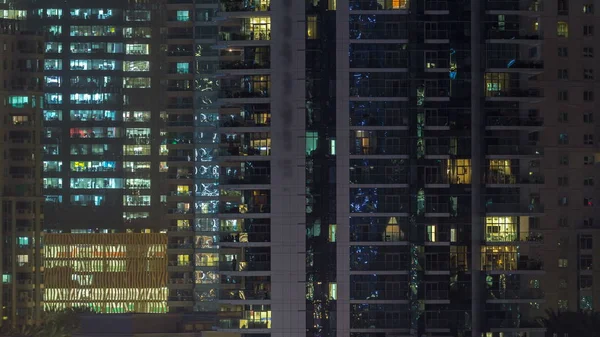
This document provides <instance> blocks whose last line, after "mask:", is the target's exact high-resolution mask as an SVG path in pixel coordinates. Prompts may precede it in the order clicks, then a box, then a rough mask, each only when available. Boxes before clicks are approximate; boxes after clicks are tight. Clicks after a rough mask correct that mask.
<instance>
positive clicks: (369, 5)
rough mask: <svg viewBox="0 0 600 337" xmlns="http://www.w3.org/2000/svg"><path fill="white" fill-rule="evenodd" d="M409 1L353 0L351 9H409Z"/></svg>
mask: <svg viewBox="0 0 600 337" xmlns="http://www.w3.org/2000/svg"><path fill="white" fill-rule="evenodd" d="M408 4H409V3H408V1H402V0H401V1H393V0H384V1H381V0H379V1H373V0H351V1H350V10H351V11H373V10H408Z"/></svg>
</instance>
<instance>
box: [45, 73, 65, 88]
mask: <svg viewBox="0 0 600 337" xmlns="http://www.w3.org/2000/svg"><path fill="white" fill-rule="evenodd" d="M44 85H45V86H46V88H60V87H61V85H62V76H55V75H52V76H44Z"/></svg>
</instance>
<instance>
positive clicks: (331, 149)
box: [329, 139, 335, 156]
mask: <svg viewBox="0 0 600 337" xmlns="http://www.w3.org/2000/svg"><path fill="white" fill-rule="evenodd" d="M329 154H330V155H332V156H335V139H330V140H329Z"/></svg>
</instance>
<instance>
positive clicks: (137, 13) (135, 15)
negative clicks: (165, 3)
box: [125, 10, 151, 21]
mask: <svg viewBox="0 0 600 337" xmlns="http://www.w3.org/2000/svg"><path fill="white" fill-rule="evenodd" d="M150 17H151V16H150V11H148V10H128V11H125V21H150Z"/></svg>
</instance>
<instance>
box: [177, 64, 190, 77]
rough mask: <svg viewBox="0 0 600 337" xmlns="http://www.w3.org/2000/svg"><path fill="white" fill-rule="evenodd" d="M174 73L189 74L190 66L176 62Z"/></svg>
mask: <svg viewBox="0 0 600 337" xmlns="http://www.w3.org/2000/svg"><path fill="white" fill-rule="evenodd" d="M176 71H177V73H178V74H189V73H190V64H189V63H188V62H177V64H176Z"/></svg>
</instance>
